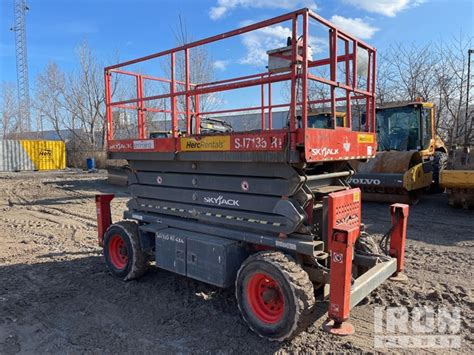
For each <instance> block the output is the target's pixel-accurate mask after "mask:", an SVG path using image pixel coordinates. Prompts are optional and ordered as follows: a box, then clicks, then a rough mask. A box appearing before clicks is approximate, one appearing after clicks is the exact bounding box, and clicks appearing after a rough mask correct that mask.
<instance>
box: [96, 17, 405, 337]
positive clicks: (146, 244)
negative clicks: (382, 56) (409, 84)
mask: <svg viewBox="0 0 474 355" xmlns="http://www.w3.org/2000/svg"><path fill="white" fill-rule="evenodd" d="M282 24H289V27H290V28H291V36H290V38H288V43H287V46H286V47H282V48H278V49H274V50H270V51H269V52H268V55H269V58H270V59H269V60H270V61H269V67H268V70H267V71H265V72H263V73H257V74H253V75H246V76H241V77H236V78H228V79H225V80H218V81H213V82H199V83H196V82H192V80H191V78H192V77H193V73H192V72H191V68H192V63H191V59H192V56H191V55H190V52H191V51H192V50H193V49H195V48H197V47H200V46H205V45H210V44H212V43H214V42H218V41H224V40H228V39H230V38H232V37H235V36H245V35H246V34H249V33H252V32H254V31H257V32H258V31H261V32H262V29H265V28H271V27H275V26H282ZM313 29H317V30H323V29H324V33H326V35H327V36H328V37H327V43H326V44H321V46H322V47H327V53H328V56H327V57H324V58H317V59H313V58H312V56H311V54H310V51H309V43H310V42H311V41H314V38H315V37H314V36H313V35H312V34H311V30H313ZM263 33H265V31H263ZM319 42H321V41H319ZM319 42H317V43H319ZM361 54H364V55H365V56H361ZM177 56H179V58H181V59H182V60H177ZM160 58H161V59H163V58H167V59H168V63H169V70H168V71H167V73H168V74H169V75H168V77H166V78H163V77H160V78H157V77H152V76H148V75H144V74H142V73H138V72H132V71H127V70H124V67H127V66H131V65H135V64H139V63H141V64H143V63H145V62H148V61H150V60H153V59H160ZM360 58H365V60H364V62H363V65H361V64H360V63H358V62H359V61H360ZM274 60H276V62H275V61H274ZM275 63H277V64H276V65H275ZM375 63H376V52H375V49H374V48H373V47H371V46H369V45H368V44H366V43H364V42H362V41H360V40H358V39H356V38H354V37H353V36H351V35H350V34H348V33H346V32H345V31H342V30H340V29H338V28H337V27H335V26H334V25H333V24H331V23H330V22H328V21H326V20H324V19H323V18H321V17H320V16H318V15H317V14H315V13H314V12H312V11H311V10H309V9H302V10H299V11H295V12H292V13H288V14H286V15H282V16H278V17H275V18H272V19H269V20H266V21H262V22H258V23H255V24H251V25H249V26H246V27H242V28H240V29H238V30H234V31H230V32H226V33H223V34H220V35H216V36H213V37H210V38H207V39H203V40H200V41H196V42H192V43H189V44H186V45H184V46H181V47H178V48H174V49H170V50H166V51H163V52H159V53H156V54H153V55H149V56H146V57H143V58H138V59H135V60H130V61H127V62H124V63H120V64H117V65H112V66H109V67H107V68H105V84H106V85H105V87H106V107H107V128H108V130H107V139H108V154H109V158H111V159H126V160H127V161H128V163H129V165H130V168H131V172H130V174H129V178H128V179H129V189H130V192H131V195H132V199H131V200H130V202H129V203H128V210H127V211H125V213H124V218H126V219H127V221H121V222H117V223H114V224H111V219H110V201H111V199H112V198H113V196H110V195H100V196H97V199H96V201H97V207H98V209H97V210H98V226H99V228H98V229H99V243H100V245H101V246H103V247H104V256H105V260H106V264H107V266H108V268H109V270H110V271H111V272H112V273H113V274H114V275H116V276H119V277H122V278H124V279H126V280H128V279H133V278H136V277H138V276H140V275H142V274H143V273H144V272H145V270H146V268H147V265H148V260H151V259H154V260H155V262H156V265H157V266H158V267H160V268H164V269H167V270H170V271H173V272H176V273H179V274H182V275H186V276H188V277H192V278H195V279H198V280H202V281H205V282H208V283H210V284H214V285H217V286H221V287H228V286H232V285H235V287H236V297H237V301H238V305H239V309H240V310H241V312H242V315H243V318H244V320H245V321H246V322H247V323H248V324H249V326H250V328H251V329H252V330H254V331H255V332H257V333H258V334H260V335H262V336H265V337H268V338H270V339H274V340H283V339H287V338H288V337H291V336H292V335H294V334H295V333H296V332H298V331H299V330H301V328H302V327H304V324H306V320H307V317H308V316H310V313H311V312H310V311H311V308H312V307H313V305H314V303H315V299H316V298H315V296H316V297H318V296H321V297H328V299H329V309H328V321H327V322H326V323H325V329H327V330H328V331H330V332H333V333H336V334H348V333H350V332H351V331H352V327H351V326H350V324H349V323H347V322H346V320H347V319H348V317H349V311H350V309H351V308H352V307H354V306H355V305H356V304H357V303H358V302H360V301H361V300H362V299H363V298H364V297H365V296H366V295H367V294H368V293H370V292H371V291H372V290H374V289H375V288H376V287H378V285H379V284H380V283H382V282H383V281H385V280H386V279H387V278H388V277H391V276H393V275H395V274H397V275H401V274H400V272H401V271H402V269H403V255H404V243H405V233H406V220H407V216H408V207H407V206H405V205H393V206H391V213H392V216H393V217H392V223H393V225H392V228H391V229H390V231H389V233H387V235H386V236H385V237H384V243H385V244H384V245H385V247H384V245H382V251H379V252H380V253H375V252H374V251H373V250H372V251H371V250H367V248H365V249H364V248H363V247H360V245H368V243H363V241H364V240H365V239H366V238H369V237H368V234H367V233H365V231H363V225H362V224H361V204H360V200H361V199H360V191H359V189H351V188H350V187H349V185H348V183H347V181H346V180H347V179H348V178H349V177H350V176H351V175H352V174H353V171H352V169H351V168H350V165H349V164H348V161H349V160H353V159H356V160H357V159H359V160H362V159H370V158H371V157H373V156H374V155H375V151H376V137H375V132H374V129H375V72H376V71H375ZM362 66H364V67H365V70H361V67H362ZM317 70H319V71H317ZM321 73H325V74H326V75H322V74H321ZM361 73H362V74H363V75H361ZM178 74H179V75H178ZM117 76H118V77H120V76H127V77H132V78H133V79H134V81H135V84H136V85H135V86H136V96H135V97H134V98H128V99H120V100H119V99H114V98H113V95H112V93H113V92H114V87H113V85H112V83H113V82H114V80H115V77H117ZM147 82H158V83H160V84H161V87H163V85H165V86H166V87H167V88H168V87H169V90H167V91H166V92H164V93H158V94H156V95H148V96H147V95H145V88H146V83H147ZM285 82H286V83H288V86H287V88H288V92H289V95H288V96H289V98H290V99H289V102H283V103H282V102H278V103H276V102H275V101H276V100H275V86H276V85H278V84H279V83H285ZM314 83H316V85H320V86H323V87H325V88H326V90H327V91H326V92H327V93H328V96H327V97H312V96H311V95H309V94H310V85H313V84H314ZM244 88H257V90H258V93H259V94H260V105H257V106H253V107H230V108H228V109H221V110H214V111H212V112H210V111H207V112H203V111H202V110H200V104H199V103H200V101H201V99H202V97H203V96H205V95H212V94H216V93H220V92H223V93H227V94H228V93H229V92H234V91H235V92H236V93H237V92H238V91H237V90H240V89H244ZM236 95H238V94H236ZM114 100H115V101H114ZM160 100H162V101H163V100H165V101H167V102H169V105H162V106H160V105H153V104H152V103H153V102H157V101H160ZM323 105H325V106H326V107H329V111H328V112H326V114H329V117H330V120H329V123H328V124H327V126H324V127H321V126H318V127H319V128H314V127H315V125H314V124H313V123H312V122H311V120H312V118H311V117H313V116H314V112H315V111H317V109H316V110H315V109H314V107H321V106H323ZM354 105H358V106H359V107H360V106H361V105H362V106H363V108H364V111H365V117H366V118H365V120H363V121H362V124H360V123H361V120H357V119H356V117H353V112H354V110H353V106H354ZM229 106H230V105H229ZM282 108H286V109H287V110H288V122H287V123H285V124H283V125H281V124H280V126H279V127H275V124H274V122H273V120H272V116H273V114H274V112H275V110H276V109H282ZM114 110H129V111H131V112H136V114H137V123H136V132H137V136H136V137H126V138H123V137H116V133H117V132H119V130H118V129H116V126H117V124H116V122H115V118H114V117H115V116H114ZM319 110H320V112H321V110H323V111H324V109H321V108H320V109H319ZM326 111H327V109H326ZM235 112H241V113H246V112H254V113H255V112H258V118H257V119H258V120H259V121H260V128H259V129H257V130H252V131H238V132H233V131H230V132H229V131H226V132H223V133H216V132H210V131H208V130H206V129H205V127H207V126H206V124H207V123H209V122H210V121H206V120H208V119H209V118H210V117H211V118H219V119H224V120H225V118H226V116H225V115H226V114H229V113H235ZM341 112H343V115H344V124H342V125H341V124H338V123H337V122H338V120H337V119H336V118H337V117H339V116H340V115H341ZM150 113H157V114H161V115H166V116H167V117H170V123H171V130H170V131H169V132H165V133H163V134H162V135H161V136H159V138H157V137H156V136H153V134H151V133H152V132H150V131H151V130H150V128H148V127H147V126H148V125H150V122H149V121H147V115H148V114H150ZM356 121H358V122H359V124H356ZM204 122H207V123H206V124H203V123H204ZM162 123H163V122H162ZM134 130H135V126H134ZM389 240H390V241H389ZM356 241H362V242H361V243H356Z"/></svg>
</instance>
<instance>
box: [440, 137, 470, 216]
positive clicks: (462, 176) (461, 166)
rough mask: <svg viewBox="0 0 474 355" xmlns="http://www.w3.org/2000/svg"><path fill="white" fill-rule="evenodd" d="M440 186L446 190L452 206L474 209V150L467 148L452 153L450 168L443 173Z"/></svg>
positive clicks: (457, 149) (450, 155)
mask: <svg viewBox="0 0 474 355" xmlns="http://www.w3.org/2000/svg"><path fill="white" fill-rule="evenodd" d="M440 184H441V186H442V187H443V188H445V189H446V194H447V196H448V203H449V204H450V205H452V206H458V207H463V208H469V207H471V208H472V207H474V149H472V148H471V147H470V146H465V147H462V148H454V149H452V150H451V151H450V153H449V162H448V167H447V168H446V169H445V170H443V171H442V172H441V178H440Z"/></svg>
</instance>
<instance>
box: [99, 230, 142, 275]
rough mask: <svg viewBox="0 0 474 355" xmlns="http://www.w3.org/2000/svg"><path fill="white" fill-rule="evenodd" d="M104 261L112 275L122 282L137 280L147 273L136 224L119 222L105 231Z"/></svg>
mask: <svg viewBox="0 0 474 355" xmlns="http://www.w3.org/2000/svg"><path fill="white" fill-rule="evenodd" d="M104 259H105V264H106V265H107V268H108V269H109V271H110V272H111V273H112V275H114V276H116V277H119V278H121V279H123V280H124V281H128V280H133V279H137V278H139V277H140V276H142V275H143V274H144V273H145V272H146V271H147V269H148V259H147V255H146V254H145V253H143V251H142V250H141V247H140V240H139V235H138V224H137V223H135V222H132V221H121V222H118V223H114V224H112V225H111V226H110V227H109V228H108V229H107V231H106V232H105V234H104Z"/></svg>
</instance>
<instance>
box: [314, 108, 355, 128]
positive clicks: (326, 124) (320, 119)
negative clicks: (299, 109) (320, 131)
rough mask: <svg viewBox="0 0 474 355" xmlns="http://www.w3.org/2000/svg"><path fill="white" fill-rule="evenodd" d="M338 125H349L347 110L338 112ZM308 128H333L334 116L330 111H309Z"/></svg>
mask: <svg viewBox="0 0 474 355" xmlns="http://www.w3.org/2000/svg"><path fill="white" fill-rule="evenodd" d="M336 126H337V127H348V125H347V122H346V114H345V112H336ZM308 128H324V129H331V128H333V124H332V116H331V113H329V112H319V113H316V112H308Z"/></svg>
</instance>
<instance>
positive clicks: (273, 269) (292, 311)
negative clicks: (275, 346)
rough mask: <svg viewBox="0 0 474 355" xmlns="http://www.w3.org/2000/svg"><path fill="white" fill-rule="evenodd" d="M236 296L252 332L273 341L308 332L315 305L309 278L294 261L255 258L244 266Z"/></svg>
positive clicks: (276, 255) (274, 255) (270, 255)
mask: <svg viewBox="0 0 474 355" xmlns="http://www.w3.org/2000/svg"><path fill="white" fill-rule="evenodd" d="M235 295H236V298H237V304H238V306H239V309H240V312H241V313H242V317H243V319H244V320H245V322H246V323H247V324H248V326H249V327H250V329H251V330H253V331H254V332H255V333H257V334H258V335H259V336H261V337H264V338H267V339H269V340H272V341H283V340H286V339H288V338H291V337H293V336H294V335H296V334H298V333H299V332H300V331H302V330H303V329H305V328H306V327H307V326H308V323H309V322H308V321H309V320H310V315H311V310H312V307H313V306H314V304H315V297H314V289H313V284H312V283H311V281H310V279H309V277H308V274H307V273H306V272H305V271H304V270H303V269H302V268H301V267H300V266H299V265H298V264H296V263H295V262H294V261H293V259H292V258H291V257H289V256H287V255H285V254H283V253H281V252H274V251H271V252H269V251H264V252H259V253H256V254H253V255H251V256H250V257H248V258H247V259H246V260H245V261H244V262H243V263H242V265H241V267H240V270H239V272H238V274H237V279H236V282H235Z"/></svg>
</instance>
